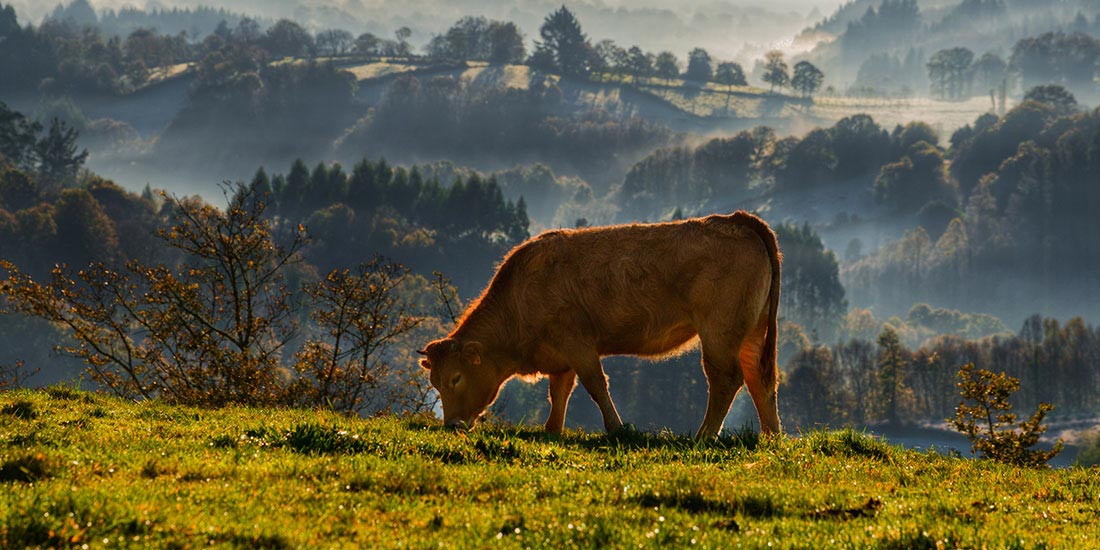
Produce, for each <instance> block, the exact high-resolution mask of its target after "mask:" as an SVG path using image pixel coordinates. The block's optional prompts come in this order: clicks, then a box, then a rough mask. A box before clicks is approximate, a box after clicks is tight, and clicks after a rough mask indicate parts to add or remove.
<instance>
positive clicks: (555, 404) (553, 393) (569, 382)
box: [546, 370, 577, 434]
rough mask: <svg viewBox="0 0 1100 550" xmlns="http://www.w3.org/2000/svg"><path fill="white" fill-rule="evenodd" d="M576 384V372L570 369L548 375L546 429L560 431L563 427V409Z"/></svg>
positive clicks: (567, 403)
mask: <svg viewBox="0 0 1100 550" xmlns="http://www.w3.org/2000/svg"><path fill="white" fill-rule="evenodd" d="M576 384H577V373H576V372H573V371H571V370H569V371H565V372H562V373H558V374H551V375H550V417H549V418H547V419H546V431H548V432H550V433H554V434H556V433H561V430H562V428H564V427H565V410H566V409H567V408H568V407H569V396H570V395H572V394H573V387H574V386H576Z"/></svg>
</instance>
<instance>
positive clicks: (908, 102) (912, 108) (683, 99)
mask: <svg viewBox="0 0 1100 550" xmlns="http://www.w3.org/2000/svg"><path fill="white" fill-rule="evenodd" d="M320 60H321V61H325V60H326V59H325V58H321V59H320ZM286 63H305V61H304V60H300V59H292V58H285V59H281V60H277V61H274V62H273V63H272V64H273V65H279V64H286ZM468 65H469V67H468V68H466V69H440V74H449V75H453V76H456V77H457V78H459V79H460V80H462V81H463V82H465V83H467V84H470V85H474V86H487V87H490V86H491V87H504V88H512V89H526V88H527V87H528V86H529V85H530V80H531V74H532V72H531V69H530V67H527V66H525V65H505V66H499V65H489V64H487V63H477V62H471V63H468ZM424 68H425V66H424V65H416V64H410V63H405V62H403V61H402V60H397V59H381V60H378V61H372V62H370V63H364V64H361V65H354V66H350V67H345V68H344V70H346V71H348V72H350V73H351V74H353V75H354V76H355V78H356V79H357V80H359V81H360V82H366V81H371V80H374V79H379V78H384V77H387V76H391V75H394V74H400V73H406V72H411V71H417V70H421V69H424ZM190 69H191V65H190V64H187V63H181V64H178V65H172V66H168V67H161V68H157V69H154V70H153V71H152V72H151V75H150V78H149V81H148V83H146V84H145V86H149V85H151V84H155V83H158V82H162V81H165V80H168V79H171V78H175V77H178V76H180V75H182V74H184V73H186V72H187V71H188V70H190ZM623 83H630V84H633V79H632V78H630V77H625V76H622V75H614V76H613V75H602V76H599V77H597V78H596V81H595V84H596V87H595V89H592V87H588V89H586V90H584V91H582V92H581V93H580V99H581V100H582V101H583V102H585V103H588V104H591V105H603V104H605V103H608V102H612V101H618V100H619V97H620V92H619V87H620V85H621V84H623ZM638 89H639V90H640V91H642V92H644V93H646V94H651V95H652V96H653V97H654V98H655V99H656V100H657V102H660V103H663V104H664V107H662V108H663V109H665V111H667V112H664V113H663V114H664V115H667V116H691V117H698V118H700V119H707V118H712V119H714V120H715V121H716V122H719V121H727V120H730V119H731V118H737V119H760V120H761V121H768V120H776V119H789V120H790V121H792V124H791V125H790V126H791V128H792V129H794V130H795V133H801V131H807V130H809V129H810V128H812V127H814V126H819V125H827V124H832V123H833V122H835V121H837V120H840V119H842V118H844V117H846V116H851V115H853V114H859V113H866V114H869V115H871V116H872V117H874V119H875V120H876V121H877V122H878V123H879V124H881V125H882V126H884V127H886V128H893V126H895V125H897V124H906V123H908V122H912V121H917V120H920V121H924V122H928V123H929V124H931V125H932V126H933V128H935V129H936V130H937V131H938V132H939V134H940V138H941V139H942V140H944V141H946V140H947V139H948V138H949V137H950V136H951V133H952V132H954V131H955V130H956V129H958V128H960V127H962V126H964V125H966V124H970V123H973V121H974V119H975V118H977V117H978V116H979V115H981V114H982V113H986V112H989V111H990V110H991V105H990V101H989V98H987V97H974V98H972V99H970V100H968V101H961V102H949V101H935V100H931V99H926V98H914V99H883V98H864V97H838V96H821V95H819V96H817V97H815V98H814V100H813V102H812V103H811V102H808V101H803V100H801V99H800V98H798V97H796V96H792V95H787V94H772V93H769V91H768V90H766V89H763V88H758V87H755V86H733V87H727V86H723V85H720V84H715V83H708V84H706V85H705V86H699V87H694V86H692V85H690V83H685V82H684V81H683V80H679V79H671V80H669V81H666V80H664V79H658V78H642V79H639V81H638ZM1009 107H1011V105H1010V106H1009ZM652 108H653V106H649V107H646V108H644V109H643V112H645V111H646V109H652Z"/></svg>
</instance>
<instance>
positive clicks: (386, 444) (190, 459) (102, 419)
mask: <svg viewBox="0 0 1100 550" xmlns="http://www.w3.org/2000/svg"><path fill="white" fill-rule="evenodd" d="M578 398H579V397H578ZM1098 514H1100V471H1098V470H1097V469H1095V468H1093V469H1083V468H1073V469H1062V470H1026V469H1019V468H1015V467H1009V466H1004V465H1000V464H995V463H991V462H986V461H975V460H967V459H961V458H953V457H948V456H942V455H940V454H935V453H923V454H922V453H917V452H912V451H905V450H903V449H901V448H899V447H895V446H890V445H887V444H885V443H883V442H881V441H879V440H875V439H872V438H869V437H866V436H864V435H861V434H858V433H855V432H851V431H840V432H814V433H810V434H804V435H803V436H802V437H800V438H794V437H783V438H775V439H767V440H760V439H758V438H757V437H756V436H755V435H754V434H752V433H751V432H747V431H746V432H743V433H738V434H732V435H726V436H723V437H722V438H720V439H719V440H717V441H706V442H695V441H692V440H691V439H689V438H683V437H676V436H670V435H652V434H641V433H636V432H626V433H623V434H619V435H616V436H606V435H603V434H587V433H581V432H568V433H566V434H565V435H563V436H559V437H555V436H549V435H546V434H544V433H542V432H541V431H540V430H538V429H534V428H527V427H510V426H485V427H482V428H479V429H477V430H475V431H473V432H471V433H469V434H459V433H453V432H448V431H444V430H442V429H440V428H439V427H438V423H437V422H436V421H434V420H430V419H393V418H382V419H366V420H363V419H357V418H347V417H342V416H338V415H334V414H330V413H322V412H315V411H303V410H260V409H248V408H231V409H223V410H201V409H192V408H181V407H175V406H168V405H165V404H162V403H158V402H142V403H130V402H125V401H122V400H118V399H115V398H111V397H107V396H103V395H96V394H89V393H84V392H79V391H75V390H73V389H71V388H67V387H55V388H52V389H49V390H45V391H15V392H8V393H3V394H0V522H2V523H0V547H3V548H20V547H42V548H45V547H54V548H68V547H71V548H118V547H121V548H147V547H152V548H201V547H219V548H233V547H245V548H300V547H320V548H356V547H362V548H688V547H698V548H734V547H738V546H740V547H745V548H767V547H770V548H822V547H840V548H844V547H856V548H867V547H874V548H952V547H967V548H1044V547H1050V548H1086V547H1097V545H1100V542H1098V541H1097V537H1100V532H1098V531H1097V529H1096V525H1097V523H1096V522H1097V519H1096V518H1097V517H1098Z"/></svg>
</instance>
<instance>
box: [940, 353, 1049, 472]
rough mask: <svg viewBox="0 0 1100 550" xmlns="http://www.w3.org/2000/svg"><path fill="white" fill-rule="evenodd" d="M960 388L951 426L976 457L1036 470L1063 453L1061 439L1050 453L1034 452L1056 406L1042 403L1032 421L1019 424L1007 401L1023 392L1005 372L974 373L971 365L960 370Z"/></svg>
mask: <svg viewBox="0 0 1100 550" xmlns="http://www.w3.org/2000/svg"><path fill="white" fill-rule="evenodd" d="M958 386H959V391H960V393H961V394H962V398H963V399H964V401H963V402H962V403H959V405H958V407H956V408H955V418H951V419H948V422H950V423H951V425H953V426H954V427H955V429H956V430H958V431H960V432H962V433H964V434H966V436H967V437H968V438H969V439H970V444H971V445H972V448H973V451H974V452H975V453H981V455H982V456H983V457H984V458H989V459H993V460H996V461H997V462H1004V463H1006V464H1012V465H1014V466H1027V467H1032V468H1037V467H1041V466H1044V465H1046V463H1047V461H1049V460H1050V459H1052V458H1054V457H1055V456H1057V455H1058V453H1060V452H1062V448H1063V445H1062V440H1061V439H1059V440H1058V442H1057V443H1056V444H1055V445H1054V448H1053V449H1051V450H1049V451H1039V450H1034V449H1031V447H1034V446H1035V444H1037V443H1038V442H1039V437H1040V436H1042V434H1043V432H1045V431H1046V429H1047V428H1046V426H1043V419H1044V418H1046V415H1047V413H1049V412H1050V411H1052V410H1054V406H1053V405H1051V404H1049V403H1040V404H1039V408H1038V410H1036V411H1035V413H1034V414H1032V415H1031V418H1030V419H1028V420H1027V421H1025V422H1020V423H1017V422H1016V413H1013V412H1011V411H1012V404H1011V403H1009V401H1008V400H1009V398H1010V397H1011V396H1012V394H1014V393H1016V392H1017V391H1019V390H1020V380H1019V379H1018V378H1014V377H1012V376H1008V375H1007V374H1005V373H1004V372H1003V371H1002V372H1001V373H1000V374H994V373H992V372H990V371H988V370H985V369H975V368H974V364H973V363H969V364H966V365H963V367H962V369H960V370H959V383H958ZM966 401H972V402H973V403H974V404H973V405H970V404H967V402H966Z"/></svg>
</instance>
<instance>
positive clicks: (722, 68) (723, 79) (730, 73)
mask: <svg viewBox="0 0 1100 550" xmlns="http://www.w3.org/2000/svg"><path fill="white" fill-rule="evenodd" d="M714 81H715V82H717V83H719V84H725V85H726V86H727V88H726V110H727V111H729V110H730V97H732V96H733V87H734V86H747V85H748V84H749V83H748V81H747V80H745V70H744V69H742V68H741V65H738V64H737V63H731V62H724V63H719V64H718V70H717V71H715V72H714Z"/></svg>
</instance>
